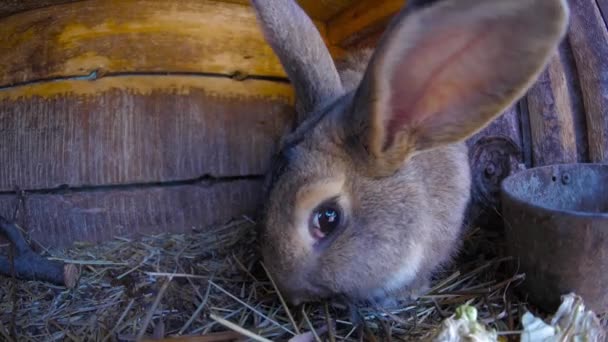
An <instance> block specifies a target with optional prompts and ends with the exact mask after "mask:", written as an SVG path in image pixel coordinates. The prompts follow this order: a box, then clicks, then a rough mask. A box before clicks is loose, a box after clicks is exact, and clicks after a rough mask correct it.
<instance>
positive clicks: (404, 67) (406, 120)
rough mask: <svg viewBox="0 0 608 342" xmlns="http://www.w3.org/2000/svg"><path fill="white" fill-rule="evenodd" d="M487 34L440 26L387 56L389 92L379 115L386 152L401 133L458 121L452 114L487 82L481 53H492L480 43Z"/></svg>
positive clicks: (481, 89) (486, 85)
mask: <svg viewBox="0 0 608 342" xmlns="http://www.w3.org/2000/svg"><path fill="white" fill-rule="evenodd" d="M431 31H432V29H431ZM489 36H490V35H489V30H472V29H471V28H467V29H466V30H465V29H462V30H454V29H450V30H449V31H448V30H446V29H443V30H442V31H441V32H437V31H435V32H430V33H428V34H426V35H422V37H421V38H419V39H420V42H408V43H409V44H414V45H413V46H410V47H409V48H408V49H406V50H405V51H401V52H400V53H401V54H402V56H401V57H399V58H394V57H393V56H390V57H389V58H391V57H392V58H393V60H392V61H391V62H392V63H393V65H392V66H389V67H388V68H387V69H386V70H387V71H390V75H389V76H388V77H389V83H388V86H389V91H390V96H389V107H388V108H387V109H386V110H387V113H383V115H385V120H384V124H385V125H386V126H385V128H386V132H387V135H386V138H385V142H384V146H383V149H384V150H386V149H387V148H389V147H390V146H391V145H392V143H393V142H394V140H395V137H396V135H397V134H398V133H399V132H401V131H409V132H411V133H413V134H416V133H421V132H420V131H425V132H422V133H424V134H432V132H428V131H427V130H428V129H432V128H433V127H437V126H438V125H442V124H446V123H449V122H450V121H453V120H456V119H457V118H452V117H451V115H450V113H451V112H454V110H456V111H458V110H459V109H462V107H463V105H464V104H466V103H470V101H471V100H472V98H474V97H476V94H479V92H480V91H483V89H484V87H488V86H490V85H491V84H490V81H491V79H492V77H488V70H487V69H488V67H490V66H488V65H484V64H487V63H484V62H485V61H484V59H486V58H488V57H489V56H484V54H491V53H492V52H493V51H483V50H484V47H486V44H482V43H483V42H484V41H485V40H486V39H484V38H487V37H489ZM389 53H390V52H389ZM480 57H482V58H480ZM484 74H485V77H484V76H483V75H484ZM450 107H453V108H450ZM451 109H453V110H451Z"/></svg>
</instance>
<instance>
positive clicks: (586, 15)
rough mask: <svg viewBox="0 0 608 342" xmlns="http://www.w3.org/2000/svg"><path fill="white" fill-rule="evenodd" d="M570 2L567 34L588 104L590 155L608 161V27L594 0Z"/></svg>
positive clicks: (592, 157) (586, 106) (586, 105)
mask: <svg viewBox="0 0 608 342" xmlns="http://www.w3.org/2000/svg"><path fill="white" fill-rule="evenodd" d="M569 4H570V10H571V16H570V18H571V19H570V31H569V35H568V37H569V41H570V44H571V45H572V52H573V54H574V59H575V61H576V67H577V71H578V76H579V80H580V86H581V92H582V97H583V102H584V105H585V113H586V117H587V132H588V141H589V156H590V160H591V161H593V162H608V115H607V113H608V29H607V26H606V22H605V21H604V19H603V17H602V13H601V11H600V8H599V7H598V5H597V3H596V2H595V1H578V0H572V1H569ZM602 4H603V5H604V6H605V2H602ZM604 14H605V13H604Z"/></svg>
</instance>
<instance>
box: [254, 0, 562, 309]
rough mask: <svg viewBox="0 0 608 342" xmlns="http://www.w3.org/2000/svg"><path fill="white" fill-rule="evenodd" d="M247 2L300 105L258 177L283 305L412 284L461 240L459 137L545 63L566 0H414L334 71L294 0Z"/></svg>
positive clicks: (398, 292)
mask: <svg viewBox="0 0 608 342" xmlns="http://www.w3.org/2000/svg"><path fill="white" fill-rule="evenodd" d="M251 2H252V7H253V9H254V12H255V14H256V18H257V21H258V23H259V25H260V29H261V31H262V32H263V34H264V37H265V39H266V41H267V42H268V44H269V46H270V47H271V48H272V49H273V51H274V53H275V54H276V55H277V56H278V58H279V61H280V62H281V64H282V66H283V68H284V70H285V71H286V74H287V76H288V78H289V80H290V82H291V83H292V85H293V87H294V89H295V94H296V97H297V101H298V110H299V113H298V119H297V120H296V122H297V126H296V127H294V129H293V130H292V131H291V132H289V133H287V134H286V135H285V136H284V137H283V139H282V140H281V143H280V146H279V149H278V153H277V154H276V155H275V157H274V159H273V162H272V165H271V168H270V170H269V172H268V174H267V177H266V182H265V194H266V200H265V202H264V208H263V215H262V217H261V230H260V235H259V237H260V250H261V256H262V260H263V263H264V264H265V266H266V268H267V270H268V273H269V275H270V276H271V277H272V279H273V280H274V281H275V283H276V284H277V287H278V289H279V291H280V293H281V294H282V295H283V296H284V297H285V298H286V299H287V301H288V302H289V303H290V304H292V305H299V304H301V303H305V302H311V301H317V300H323V299H328V298H347V299H349V300H351V301H375V302H377V303H383V302H385V301H388V302H391V300H394V299H395V298H397V299H400V298H415V296H416V295H417V294H419V293H421V291H424V290H425V289H427V288H428V286H429V280H430V279H431V277H432V275H433V274H435V272H437V271H438V270H441V268H442V267H445V265H447V264H449V262H450V261H452V260H453V258H454V256H455V255H456V253H457V251H458V249H459V248H460V247H461V240H462V236H463V231H464V228H463V227H464V224H463V222H464V219H465V217H464V213H465V208H466V206H467V204H468V202H469V199H470V187H471V175H470V166H469V161H468V151H467V148H466V146H465V143H464V141H465V140H466V139H467V138H468V137H470V136H472V135H473V134H475V133H477V132H478V131H480V130H481V129H483V128H484V127H486V126H487V125H488V124H489V123H490V122H491V121H492V120H493V119H494V118H496V117H497V116H498V115H500V114H501V113H502V112H503V111H504V110H505V109H506V108H507V107H509V106H510V105H511V104H513V103H514V102H515V101H517V100H518V99H519V98H521V97H522V96H523V95H524V94H525V92H526V91H527V89H528V88H529V87H530V86H531V85H532V83H533V82H534V81H535V80H536V78H537V77H538V75H539V74H540V73H541V72H542V71H543V69H544V68H545V67H546V65H547V64H548V61H549V59H550V57H551V56H552V54H553V53H554V52H555V51H556V49H557V46H558V45H559V43H560V41H561V40H562V39H563V37H564V35H565V32H566V29H567V24H568V19H569V9H568V6H567V3H566V1H565V0H484V1H479V0H442V1H428V2H426V3H422V2H415V3H414V5H412V6H405V7H404V8H403V9H402V10H401V11H400V12H399V13H398V14H397V15H396V16H395V17H394V18H393V19H392V20H391V22H390V24H389V25H388V28H387V29H386V31H385V32H384V34H383V35H382V36H381V38H380V40H379V41H378V44H377V46H376V48H375V49H374V50H373V51H372V52H371V53H370V54H368V57H367V58H366V57H365V56H363V58H355V59H354V60H355V61H359V65H353V66H352V67H351V68H350V69H347V70H341V71H340V72H339V71H338V69H337V67H336V65H335V63H334V61H333V60H332V57H331V55H330V53H329V52H328V49H327V47H326V45H325V44H324V41H323V39H322V37H321V36H320V34H319V31H318V30H317V28H316V27H315V26H314V24H313V22H312V20H311V19H310V18H309V17H308V16H307V15H306V13H305V12H304V11H303V10H302V9H301V8H300V7H299V6H298V5H297V4H296V3H295V1H293V0H280V1H277V0H251ZM362 55H365V54H364V53H363V54H362Z"/></svg>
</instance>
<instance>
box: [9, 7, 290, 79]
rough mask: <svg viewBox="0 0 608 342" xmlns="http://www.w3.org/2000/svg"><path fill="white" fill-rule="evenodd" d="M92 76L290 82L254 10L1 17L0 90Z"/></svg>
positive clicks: (111, 10)
mask: <svg viewBox="0 0 608 342" xmlns="http://www.w3.org/2000/svg"><path fill="white" fill-rule="evenodd" d="M93 71H98V72H99V73H102V74H103V73H125V72H138V73H142V72H191V73H201V72H204V73H220V74H227V75H232V74H235V73H240V74H247V75H261V76H272V77H285V72H284V70H283V68H282V67H281V65H280V63H279V61H278V58H277V57H276V56H275V54H274V53H273V51H272V49H271V48H270V46H269V45H268V44H267V43H266V41H265V40H264V37H263V34H262V32H261V30H260V28H259V26H258V24H257V21H256V18H255V14H254V13H253V10H252V9H251V8H250V7H248V6H242V5H238V4H231V3H224V2H217V1H210V0H180V1H177V2H173V1H163V0H132V1H113V0H90V1H79V2H73V3H68V4H60V5H55V6H49V7H44V8H40V9H37V10H34V11H27V12H22V13H18V14H14V15H12V16H9V17H5V18H2V19H0V85H10V84H14V83H23V82H29V81H32V80H38V79H47V78H54V77H63V76H75V75H88V74H90V73H91V72H93Z"/></svg>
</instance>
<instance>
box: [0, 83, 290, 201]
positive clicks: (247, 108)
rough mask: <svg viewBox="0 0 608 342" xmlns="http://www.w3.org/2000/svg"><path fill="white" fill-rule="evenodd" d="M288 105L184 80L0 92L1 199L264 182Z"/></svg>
mask: <svg viewBox="0 0 608 342" xmlns="http://www.w3.org/2000/svg"><path fill="white" fill-rule="evenodd" d="M292 101H293V92H292V89H291V87H290V86H289V85H288V84H283V83H276V82H269V81H256V80H248V81H241V82H239V81H234V80H231V79H226V78H209V77H189V76H180V77H169V76H164V77H155V76H129V77H106V78H102V79H99V80H96V81H75V80H71V81H61V82H51V83H49V82H47V83H42V84H38V85H28V86H23V87H17V88H12V89H8V90H4V91H0V165H2V168H0V191H12V190H14V188H15V187H16V186H17V187H19V188H21V189H25V190H32V189H49V188H56V187H59V186H62V185H67V186H70V187H80V186H91V185H92V186H98V185H108V184H131V183H149V182H167V181H180V180H184V179H195V178H198V177H201V176H205V175H210V176H213V177H238V176H247V175H259V174H263V173H264V172H265V171H266V167H267V164H268V162H269V158H270V156H271V152H272V150H273V149H274V148H275V147H276V145H277V142H278V140H279V139H280V137H281V135H282V134H283V132H284V131H285V130H286V129H288V127H289V126H290V125H291V122H292V120H293V117H294V116H293V115H294V114H293V109H292V106H291V102H292Z"/></svg>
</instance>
